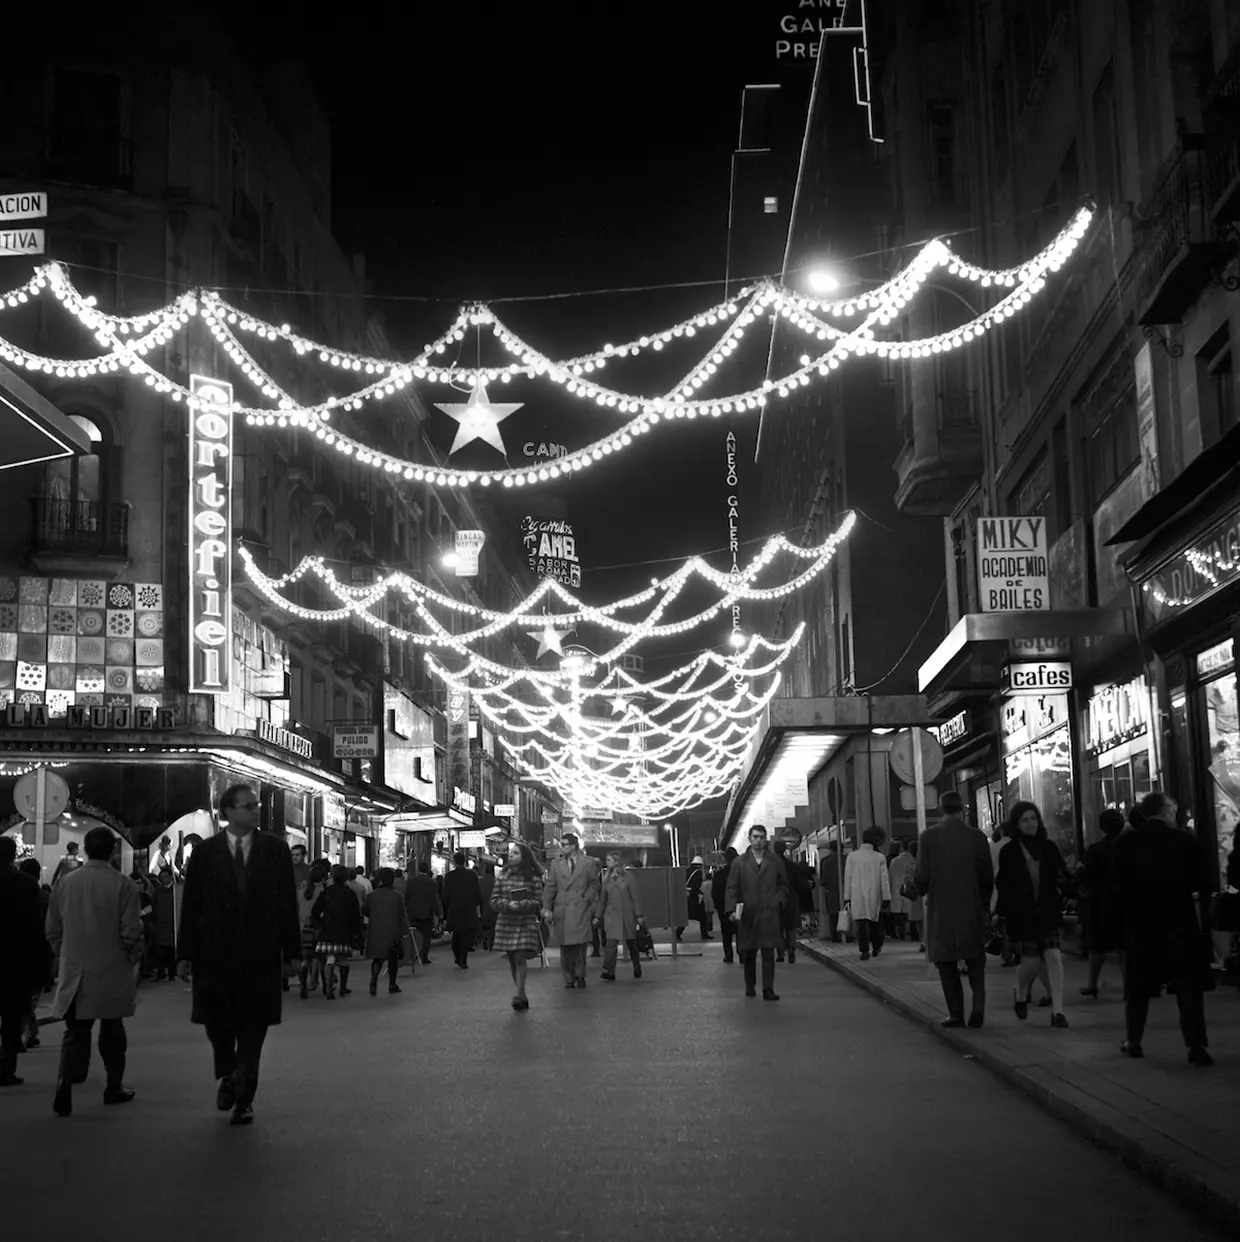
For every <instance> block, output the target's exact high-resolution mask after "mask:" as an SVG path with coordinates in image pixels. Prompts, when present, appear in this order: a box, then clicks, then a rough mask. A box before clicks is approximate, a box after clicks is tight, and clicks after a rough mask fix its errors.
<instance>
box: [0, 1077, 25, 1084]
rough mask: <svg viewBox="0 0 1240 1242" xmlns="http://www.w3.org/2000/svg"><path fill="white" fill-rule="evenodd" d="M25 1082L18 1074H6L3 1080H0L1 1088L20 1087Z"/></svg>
mask: <svg viewBox="0 0 1240 1242" xmlns="http://www.w3.org/2000/svg"><path fill="white" fill-rule="evenodd" d="M25 1081H26V1080H25V1079H24V1078H19V1077H18V1076H17V1075H16V1074H5V1075H4V1077H3V1078H0V1087H20V1086H21V1085H22V1083H24V1082H25Z"/></svg>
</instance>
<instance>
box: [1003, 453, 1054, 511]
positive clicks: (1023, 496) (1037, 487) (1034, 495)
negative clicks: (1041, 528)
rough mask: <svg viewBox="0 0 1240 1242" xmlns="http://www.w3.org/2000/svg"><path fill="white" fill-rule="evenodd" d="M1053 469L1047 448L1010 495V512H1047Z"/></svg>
mask: <svg viewBox="0 0 1240 1242" xmlns="http://www.w3.org/2000/svg"><path fill="white" fill-rule="evenodd" d="M1050 498H1051V471H1050V463H1049V462H1048V460H1047V457H1046V450H1045V449H1043V450H1042V452H1041V453H1039V454H1038V456H1037V458H1036V460H1035V461H1034V463H1033V465H1032V466H1030V467H1029V469H1028V470H1026V471H1025V473H1024V475H1023V476H1022V477H1021V480H1020V482H1019V483H1017V485H1016V486H1015V487H1014V488H1013V489H1012V491H1011V494H1010V495H1009V497H1008V514H1009V515H1010V516H1018V515H1019V516H1022V517H1027V516H1031V515H1033V514H1039V513H1043V514H1044V513H1046V511H1047V509H1048V508H1049V507H1050Z"/></svg>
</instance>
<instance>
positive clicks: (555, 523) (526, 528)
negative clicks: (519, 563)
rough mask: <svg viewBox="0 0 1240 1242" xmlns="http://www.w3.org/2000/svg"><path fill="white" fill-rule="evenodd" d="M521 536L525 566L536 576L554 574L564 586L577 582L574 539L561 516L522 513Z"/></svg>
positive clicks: (579, 572)
mask: <svg viewBox="0 0 1240 1242" xmlns="http://www.w3.org/2000/svg"><path fill="white" fill-rule="evenodd" d="M521 540H522V542H523V543H524V544H525V555H526V559H527V561H528V563H529V567H530V568H531V569H532V570H533V571H534V572H535V573H536V574H537V575H538V576H539V577H540V578H554V579H555V580H556V582H562V583H564V585H565V586H571V587H579V586H580V585H581V563H580V562H579V561H578V559H577V540H576V539H575V538H574V536H573V528H572V526H571V525H570V524H569V523H568V522H566V521H564V520H563V518H543V517H523V518H522V519H521Z"/></svg>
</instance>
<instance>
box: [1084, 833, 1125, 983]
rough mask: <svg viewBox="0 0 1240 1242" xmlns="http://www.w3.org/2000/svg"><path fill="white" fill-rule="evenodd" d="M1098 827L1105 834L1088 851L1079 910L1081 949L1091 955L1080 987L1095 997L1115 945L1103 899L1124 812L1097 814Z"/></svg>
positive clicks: (1086, 852) (1112, 930)
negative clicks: (1087, 969)
mask: <svg viewBox="0 0 1240 1242" xmlns="http://www.w3.org/2000/svg"><path fill="white" fill-rule="evenodd" d="M1098 830H1099V831H1100V832H1101V833H1102V840H1101V841H1095V842H1094V843H1093V845H1091V846H1090V847H1089V848H1088V849H1087V850H1086V851H1085V861H1084V863H1083V864H1082V865H1081V889H1080V896H1081V899H1082V904H1083V906H1084V909H1081V910H1080V914H1081V948H1082V949H1084V950H1085V951H1086V952H1087V953H1088V954H1089V982H1088V983H1087V984H1086V985H1085V986H1084V987H1083V988H1082V989H1081V995H1082V996H1093V997H1095V998H1096V997H1097V995H1098V980H1099V978H1100V977H1101V975H1102V967H1103V964H1104V963H1105V962H1106V960H1107V953H1108V952H1110V951H1111V950H1112V949H1114V948H1115V934H1114V929H1113V928H1112V926H1111V920H1110V919H1109V918H1108V917H1107V911H1106V909H1105V908H1104V902H1103V898H1104V896H1105V894H1106V893H1107V891H1108V884H1109V880H1108V876H1109V875H1110V871H1111V856H1112V854H1113V852H1114V849H1115V838H1116V837H1118V836H1119V834H1120V833H1121V832H1123V831H1124V817H1123V815H1122V814H1121V813H1120V812H1119V811H1116V810H1112V809H1108V810H1105V811H1103V812H1102V814H1101V815H1099V816H1098ZM1078 909H1080V907H1078Z"/></svg>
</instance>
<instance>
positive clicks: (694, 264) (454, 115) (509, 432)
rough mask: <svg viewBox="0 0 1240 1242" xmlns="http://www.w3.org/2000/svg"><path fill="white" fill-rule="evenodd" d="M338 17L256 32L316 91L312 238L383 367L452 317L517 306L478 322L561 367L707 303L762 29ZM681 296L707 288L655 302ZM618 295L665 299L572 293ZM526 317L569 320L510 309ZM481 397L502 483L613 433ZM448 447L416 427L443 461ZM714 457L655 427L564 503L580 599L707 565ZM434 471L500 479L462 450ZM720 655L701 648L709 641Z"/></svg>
mask: <svg viewBox="0 0 1240 1242" xmlns="http://www.w3.org/2000/svg"><path fill="white" fill-rule="evenodd" d="M759 7H760V6H754V10H755V11H758V9H759ZM766 7H767V8H768V9H770V11H771V12H776V11H778V8H779V6H778V5H775V6H766ZM356 12H357V15H358V17H357V20H356V21H350V20H344V21H332V22H330V23H325V24H322V25H315V24H312V23H311V24H308V23H306V21H305V10H304V9H301V10H299V11H298V13H297V15H296V16H293V15H291V14H290V16H289V20H287V21H286V20H284V19H283V17H282V15H281V14H280V13H279V12H278V11H273V13H272V15H271V16H270V18H269V22H270V28H269V29H268V30H267V31H266V32H265V34H266V37H267V40H268V42H269V44H270V46H271V47H272V48H278V49H282V50H284V51H285V52H288V51H292V53H293V54H294V56H295V57H296V58H299V59H303V60H304V61H306V63H307V64H308V65H309V66H310V68H311V70H312V72H313V74H314V76H315V79H316V81H317V83H318V85H319V88H320V91H321V93H322V95H323V97H324V100H325V104H326V107H327V110H328V112H329V115H330V117H331V119H332V122H333V134H334V156H333V158H334V170H333V174H334V176H333V179H334V184H335V206H334V213H335V219H334V229H335V232H336V234H337V236H338V237H339V239H340V241H341V243H342V244H343V245H344V246H345V248H346V249H347V250H360V251H362V252H363V253H364V254H365V256H366V263H367V272H368V276H369V279H370V283H371V290H372V294H373V295H374V305H375V307H376V308H379V309H381V311H382V313H383V315H384V317H385V319H386V322H387V325H388V330H389V335H390V336H391V338H392V340H393V342H394V343H395V344H396V346H397V348H398V349H399V350H400V352H401V353H402V354H406V355H407V354H410V353H413V352H415V351H416V350H417V349H418V348H419V347H420V346H421V345H422V344H423V343H424V342H425V341H427V340H429V339H431V337H432V336H433V335H435V334H437V332H438V331H440V330H442V328H443V326H444V325H445V324H446V323H447V322H448V320H449V319H450V317H451V315H452V314H453V312H454V310H455V308H456V306H457V304H458V303H459V302H461V301H464V300H469V299H473V298H482V299H486V300H489V301H492V300H498V299H521V300H513V301H504V302H501V303H500V304H499V305H497V310H498V312H499V314H500V315H501V316H502V317H503V318H504V319H505V320H506V321H507V322H509V323H510V324H511V326H512V327H513V328H514V329H515V330H516V331H517V332H519V333H520V334H522V335H523V336H525V337H526V338H527V339H528V340H530V341H531V343H534V344H537V345H539V346H540V347H541V348H543V349H544V350H545V352H547V353H548V354H550V355H551V356H553V357H557V356H559V357H562V356H566V355H570V354H573V353H577V352H582V351H585V350H587V349H592V348H596V347H598V346H599V345H601V344H603V343H604V342H607V341H620V340H622V339H626V338H628V337H631V336H634V335H639V334H640V333H642V332H645V331H651V330H655V329H658V328H659V327H662V326H667V325H670V324H672V323H674V322H677V321H679V320H680V319H682V318H684V317H685V316H687V315H689V314H691V313H693V312H694V311H696V310H698V309H702V308H705V307H707V306H709V305H711V304H712V303H713V302H715V301H716V300H718V298H719V297H720V296H721V295H722V283H721V281H722V276H723V270H724V255H725V242H726V225H727V211H728V188H729V169H730V160H731V154H732V150H733V148H734V146H735V144H736V136H737V128H738V124H739V108H740V100H741V88H742V87H743V86H744V85H745V83H746V82H765V81H771V80H773V71H774V63H773V56H772V51H773V39H772V38H770V37H768V34H770V32H771V31H773V29H774V22H775V20H777V18H772V17H770V16H769V14H768V15H766V16H761V15H759V16H758V17H755V18H753V19H751V20H749V21H748V22H747V23H746V24H741V23H735V22H734V23H733V24H728V23H727V22H726V21H724V20H721V19H722V17H723V12H724V11H723V10H721V9H720V8H718V6H710V5H696V4H695V5H688V4H676V5H669V4H666V3H645V2H639V3H629V4H626V5H623V6H594V5H580V4H573V5H570V4H559V3H539V4H533V5H530V4H523V5H494V6H491V5H486V4H483V5H444V6H428V5H418V6H408V5H394V4H392V5H388V4H378V5H375V4H371V5H365V6H359V7H358V9H357V10H356ZM412 14H416V17H415V16H410V15H412ZM342 16H344V14H343V13H342ZM253 33H254V34H255V36H256V37H261V35H262V33H263V32H257V31H255V32H253ZM290 40H291V42H290ZM804 72H808V71H804ZM691 282H719V283H716V284H713V285H710V284H703V285H701V286H699V287H682V288H675V287H667V286H675V285H682V284H683V285H688V284H690V283H691ZM632 286H663V287H662V288H658V289H656V290H651V291H648V292H642V293H632V294H610V295H600V294H597V293H595V292H593V291H596V290H604V289H614V288H617V287H625V288H628V287H632ZM546 294H579V295H582V296H573V297H557V298H553V299H547V300H526V299H533V298H537V297H538V295H546ZM419 299H441V300H439V301H426V300H419ZM702 339H703V338H701V337H698V338H696V341H695V342H687V343H685V344H684V345H682V347H681V348H680V349H679V350H672V349H668V350H667V351H664V353H663V354H662V355H653V356H652V355H643V357H642V358H641V359H639V360H636V361H630V362H628V363H627V364H623V365H624V367H625V369H621V366H619V365H615V364H613V366H609V367H608V369H607V371H606V372H605V373H604V378H605V379H610V381H611V382H615V383H617V385H618V386H620V387H630V388H632V389H636V390H640V391H642V392H645V393H648V394H650V395H655V394H656V393H659V392H662V391H665V390H666V389H667V388H669V387H670V386H671V385H672V384H673V383H674V382H675V381H676V380H677V379H679V378H680V377H681V376H682V375H683V374H684V373H685V372H686V371H687V370H688V369H689V368H690V367H691V366H692V364H693V363H694V362H695V361H696V360H697V357H698V356H699V354H698V353H696V352H694V345H695V344H696V343H697V342H700V341H702ZM465 344H466V350H465V352H464V354H463V356H462V360H463V361H473V360H474V357H475V356H476V351H477V346H476V345H475V343H474V340H473V339H472V337H471V338H469V339H467V341H466V343H465ZM699 348H700V347H699ZM499 357H500V355H498V354H487V353H485V352H484V354H483V355H482V358H483V361H487V360H490V359H495V360H497V361H498V360H499ZM622 381H627V382H622ZM424 395H425V396H426V398H427V400H428V402H433V401H436V400H439V401H450V400H458V399H461V398H457V397H454V396H453V395H452V394H451V393H450V392H449V391H447V390H444V389H437V390H432V391H427V392H425V393H424ZM492 395H493V396H494V397H496V398H497V399H505V400H517V401H524V402H525V403H526V405H525V408H524V409H523V410H521V411H519V412H518V413H516V414H515V415H513V416H512V417H510V418H509V419H508V420H507V421H506V422H505V423H504V424H503V426H502V431H503V433H504V438H505V441H506V443H507V444H508V446H509V455H510V458H511V460H512V463H513V464H514V465H516V464H519V462H520V461H522V460H524V459H522V458H520V450H521V444H522V443H523V442H524V441H525V440H527V439H534V440H539V439H545V438H550V439H553V440H555V441H557V442H559V443H563V444H566V445H568V446H569V447H570V448H573V447H579V446H580V445H582V444H584V443H586V442H588V441H589V440H590V439H593V438H595V437H596V436H597V435H598V434H600V433H601V432H602V431H604V430H606V429H610V428H612V427H614V426H615V425H616V423H617V422H618V421H619V419H620V417H621V416H619V415H618V414H617V413H615V412H609V413H601V412H596V411H593V410H592V409H587V407H586V406H585V404H584V403H581V402H578V401H577V400H576V399H574V398H571V397H565V396H564V395H563V394H562V393H560V391H559V390H558V389H557V388H556V386H554V385H552V384H550V383H547V382H541V381H540V382H528V381H521V382H519V383H513V384H511V385H506V386H504V391H503V396H502V398H500V397H499V393H498V392H496V391H494V390H493V392H492ZM454 429H455V424H454V423H452V422H451V421H450V420H449V419H448V418H447V416H445V415H442V414H440V413H438V412H434V413H433V414H432V422H431V434H432V436H433V438H434V440H435V442H436V443H437V444H438V445H440V446H441V447H442V448H444V449H446V448H447V447H448V445H449V444H450V443H451V437H452V434H453V431H454ZM723 436H724V429H723V427H722V426H720V425H719V424H718V423H713V422H712V423H710V424H709V425H706V426H704V427H703V426H702V425H700V424H696V425H695V424H685V423H679V424H676V425H675V426H674V427H664V428H662V429H661V430H660V431H659V432H658V433H656V434H651V435H649V436H647V437H646V438H644V440H643V441H642V442H641V447H640V448H634V449H630V450H629V451H628V452H627V453H625V454H624V455H623V456H622V457H620V458H619V459H613V460H611V461H609V462H607V463H606V464H605V465H603V464H600V465H596V466H595V467H593V468H592V469H591V470H590V471H588V472H586V474H585V476H584V477H582V476H579V478H578V479H577V480H575V481H574V482H573V483H572V484H571V485H566V486H565V487H564V490H563V495H564V498H565V500H566V502H567V504H568V508H569V516H570V517H571V519H572V520H573V522H574V524H575V526H576V528H577V534H578V540H579V547H580V553H581V556H582V560H583V567H584V571H585V580H584V583H583V594H585V595H586V597H587V598H588V599H590V600H592V601H594V602H603V601H604V600H607V599H611V598H614V597H615V596H616V595H618V594H620V593H622V592H627V591H629V590H632V589H636V588H639V587H641V586H644V585H646V584H647V583H648V582H649V578H650V576H651V574H652V573H653V572H668V571H669V570H670V569H671V568H673V567H674V565H673V564H663V565H654V566H644V567H640V568H636V569H624V570H605V569H602V568H600V567H603V566H612V565H618V564H625V563H628V562H633V561H644V560H646V559H648V558H658V557H672V556H680V555H685V554H689V553H693V552H704V551H710V550H712V549H718V548H720V547H722V546H723V545H724V544H725V543H726V526H725V512H724V497H725V495H726V489H725V486H724V481H723V454H724V447H723ZM453 461H454V464H463V465H467V466H468V465H475V466H479V467H481V466H492V467H494V466H498V465H501V464H502V462H501V459H500V458H499V457H498V455H497V454H495V453H494V451H493V450H491V449H489V448H486V447H485V446H482V447H480V446H477V445H475V446H473V447H472V448H471V449H469V450H465V451H463V452H462V453H461V454H459V455H458V456H457V457H455V458H454V459H453ZM759 525H760V523H759V522H758V520H757V518H756V515H754V516H753V520H752V521H751V522H750V524H749V525H748V526H747V527H746V528H744V529H743V530H742V538H752V537H754V536H757V535H764V534H767V533H768V532H767V531H765V530H761V529H758V526H759ZM712 560H713V561H714V563H716V564H717V565H719V566H720V567H721V568H723V567H725V565H726V563H727V562H726V560H725V557H724V556H723V555H722V554H721V555H717V556H715V557H713V558H712ZM725 633H726V630H725V627H724V626H723V625H722V624H721V625H720V626H719V629H718V633H716V634H712V635H711V636H710V638H709V639H707V641H708V642H709V641H714V642H721V641H722V639H723V638H724V636H725Z"/></svg>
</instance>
